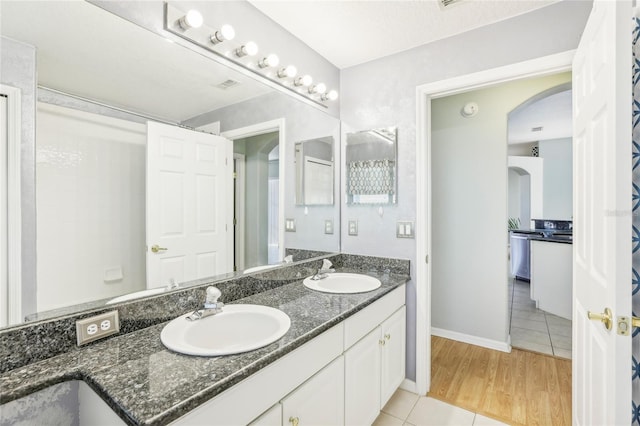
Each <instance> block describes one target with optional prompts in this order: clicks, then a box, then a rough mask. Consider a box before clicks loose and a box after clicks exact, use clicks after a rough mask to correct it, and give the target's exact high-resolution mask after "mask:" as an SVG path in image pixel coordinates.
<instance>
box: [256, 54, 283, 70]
mask: <svg viewBox="0 0 640 426" xmlns="http://www.w3.org/2000/svg"><path fill="white" fill-rule="evenodd" d="M279 63H280V58H278V55H276V54H273V53H272V54H270V55H269V56H267V57H266V58H262V60H261V61H260V62H258V65H259V66H260V68H267V67H277V66H278V64H279Z"/></svg>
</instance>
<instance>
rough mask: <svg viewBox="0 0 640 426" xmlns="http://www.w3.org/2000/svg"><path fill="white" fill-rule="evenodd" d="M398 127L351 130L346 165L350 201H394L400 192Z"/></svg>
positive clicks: (360, 202) (385, 202) (380, 202)
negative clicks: (353, 131) (352, 131)
mask: <svg viewBox="0 0 640 426" xmlns="http://www.w3.org/2000/svg"><path fill="white" fill-rule="evenodd" d="M397 154H398V147H397V128H396V127H385V128H379V129H371V130H364V131H361V132H355V133H348V134H347V145H346V148H345V156H346V159H345V165H346V176H347V181H346V182H345V184H346V189H347V191H346V192H347V203H348V204H395V203H396V202H397V194H398V166H397Z"/></svg>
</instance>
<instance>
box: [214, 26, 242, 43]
mask: <svg viewBox="0 0 640 426" xmlns="http://www.w3.org/2000/svg"><path fill="white" fill-rule="evenodd" d="M235 36H236V30H234V29H233V27H232V26H231V25H228V24H224V25H223V26H222V27H221V28H220V29H219V30H218V31H216V32H215V34H213V35H212V36H211V43H213V44H218V43H222V42H223V41H225V40H233V38H234V37H235Z"/></svg>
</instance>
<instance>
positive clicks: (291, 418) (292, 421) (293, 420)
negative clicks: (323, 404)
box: [289, 416, 300, 426]
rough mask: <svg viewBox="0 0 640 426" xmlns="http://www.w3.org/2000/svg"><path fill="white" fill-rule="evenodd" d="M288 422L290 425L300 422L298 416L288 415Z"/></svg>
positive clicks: (296, 425) (293, 425) (295, 425)
mask: <svg viewBox="0 0 640 426" xmlns="http://www.w3.org/2000/svg"><path fill="white" fill-rule="evenodd" d="M289 423H291V426H298V423H300V418H298V417H293V416H291V417H289Z"/></svg>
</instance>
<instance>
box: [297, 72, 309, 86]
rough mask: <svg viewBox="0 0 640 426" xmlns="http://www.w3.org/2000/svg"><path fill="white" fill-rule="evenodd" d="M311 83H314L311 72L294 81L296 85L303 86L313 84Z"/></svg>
mask: <svg viewBox="0 0 640 426" xmlns="http://www.w3.org/2000/svg"><path fill="white" fill-rule="evenodd" d="M311 83H313V78H311V76H310V75H309V74H305V75H303V76H302V77H298V78H296V81H295V82H294V84H295V85H296V86H303V87H308V86H311Z"/></svg>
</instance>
